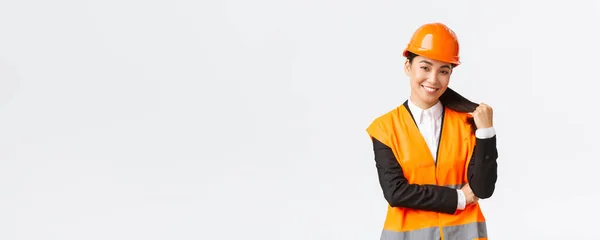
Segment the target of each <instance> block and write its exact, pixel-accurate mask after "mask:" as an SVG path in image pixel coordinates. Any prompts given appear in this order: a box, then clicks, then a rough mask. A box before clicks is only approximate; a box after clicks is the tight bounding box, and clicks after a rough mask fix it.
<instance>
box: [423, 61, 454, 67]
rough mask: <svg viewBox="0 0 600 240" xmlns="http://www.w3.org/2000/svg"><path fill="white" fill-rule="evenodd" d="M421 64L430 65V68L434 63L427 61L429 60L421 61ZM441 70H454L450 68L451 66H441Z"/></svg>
mask: <svg viewBox="0 0 600 240" xmlns="http://www.w3.org/2000/svg"><path fill="white" fill-rule="evenodd" d="M419 62H420V63H425V64H427V65H430V66H431V65H433V63H431V62H430V61H427V60H421V61H419ZM440 68H448V69H452V68H451V67H450V65H443V66H441V67H440Z"/></svg>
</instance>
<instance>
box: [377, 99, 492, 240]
mask: <svg viewBox="0 0 600 240" xmlns="http://www.w3.org/2000/svg"><path fill="white" fill-rule="evenodd" d="M442 116H443V118H442V129H441V134H440V139H439V147H438V156H437V162H435V161H434V158H433V156H432V155H431V151H429V148H428V146H427V143H426V141H425V139H424V138H423V136H422V135H421V132H420V131H419V129H418V127H417V125H416V123H415V122H414V120H413V118H412V116H411V114H410V111H409V110H408V106H407V105H406V102H405V104H403V105H401V106H399V107H398V108H396V109H394V110H392V111H390V112H388V113H386V114H384V115H382V116H381V117H379V118H377V119H376V120H375V121H373V123H372V124H371V125H370V126H369V128H367V132H368V133H369V135H370V136H371V137H374V138H376V139H377V140H379V141H380V142H382V143H383V144H385V145H386V146H388V147H390V148H391V149H392V151H393V152H394V156H395V157H396V159H397V160H398V163H399V164H400V167H401V168H402V172H403V173H404V176H405V177H406V179H407V180H408V182H409V183H410V184H434V185H438V186H446V187H450V188H453V189H460V188H462V187H463V186H464V185H465V184H466V182H467V171H466V168H467V166H468V164H469V161H470V159H471V155H472V151H473V148H474V146H475V135H474V134H473V132H472V130H471V126H469V124H467V117H469V114H468V113H459V112H455V111H452V110H450V109H448V108H444V113H443V115H442ZM486 237H487V230H486V225H485V218H484V216H483V213H482V212H481V209H480V208H479V204H478V203H476V204H470V205H467V206H466V207H465V209H464V210H458V211H456V212H455V213H454V214H445V213H438V212H433V211H425V210H417V209H409V208H402V207H391V206H389V205H388V211H387V214H386V219H385V223H384V226H383V232H382V235H381V239H394V240H412V239H423V240H429V239H436V240H439V239H447V240H450V239H473V238H486Z"/></svg>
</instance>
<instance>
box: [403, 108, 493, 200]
mask: <svg viewBox="0 0 600 240" xmlns="http://www.w3.org/2000/svg"><path fill="white" fill-rule="evenodd" d="M408 108H409V110H410V112H411V113H412V116H413V118H414V119H415V122H416V123H417V126H418V127H419V131H420V132H421V135H423V138H424V139H425V142H427V146H428V147H429V151H431V155H432V156H433V161H434V162H435V161H437V150H438V142H439V139H440V132H441V127H442V113H443V110H444V107H443V106H442V103H440V102H439V101H438V102H437V103H436V104H435V105H433V107H430V108H429V109H421V108H419V107H417V105H415V104H414V103H413V102H412V101H411V100H410V99H408ZM494 135H496V132H495V130H494V128H493V127H490V128H482V129H477V130H476V131H475V137H477V138H481V139H486V138H491V137H493V136H494ZM457 192H458V209H460V210H463V209H464V208H465V205H466V198H465V195H464V193H463V191H461V190H460V189H457Z"/></svg>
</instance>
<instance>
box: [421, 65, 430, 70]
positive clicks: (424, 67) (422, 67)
mask: <svg viewBox="0 0 600 240" xmlns="http://www.w3.org/2000/svg"><path fill="white" fill-rule="evenodd" d="M421 69H423V70H425V71H429V67H427V66H421Z"/></svg>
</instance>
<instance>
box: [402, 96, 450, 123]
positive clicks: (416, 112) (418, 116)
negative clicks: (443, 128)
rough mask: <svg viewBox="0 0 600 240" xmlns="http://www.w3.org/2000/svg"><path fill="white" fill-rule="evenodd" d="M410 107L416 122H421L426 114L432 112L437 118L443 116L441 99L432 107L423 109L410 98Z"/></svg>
mask: <svg viewBox="0 0 600 240" xmlns="http://www.w3.org/2000/svg"><path fill="white" fill-rule="evenodd" d="M408 107H409V108H410V112H411V113H412V115H413V117H414V118H415V122H417V123H421V121H422V120H423V117H424V115H425V114H430V113H431V114H433V116H434V117H435V118H436V119H437V118H439V117H441V116H442V112H443V109H444V107H443V106H442V103H441V102H440V101H438V102H437V103H436V104H435V105H433V107H430V108H429V109H421V108H419V107H417V105H415V104H414V103H413V102H412V101H411V100H410V98H409V99H408Z"/></svg>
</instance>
